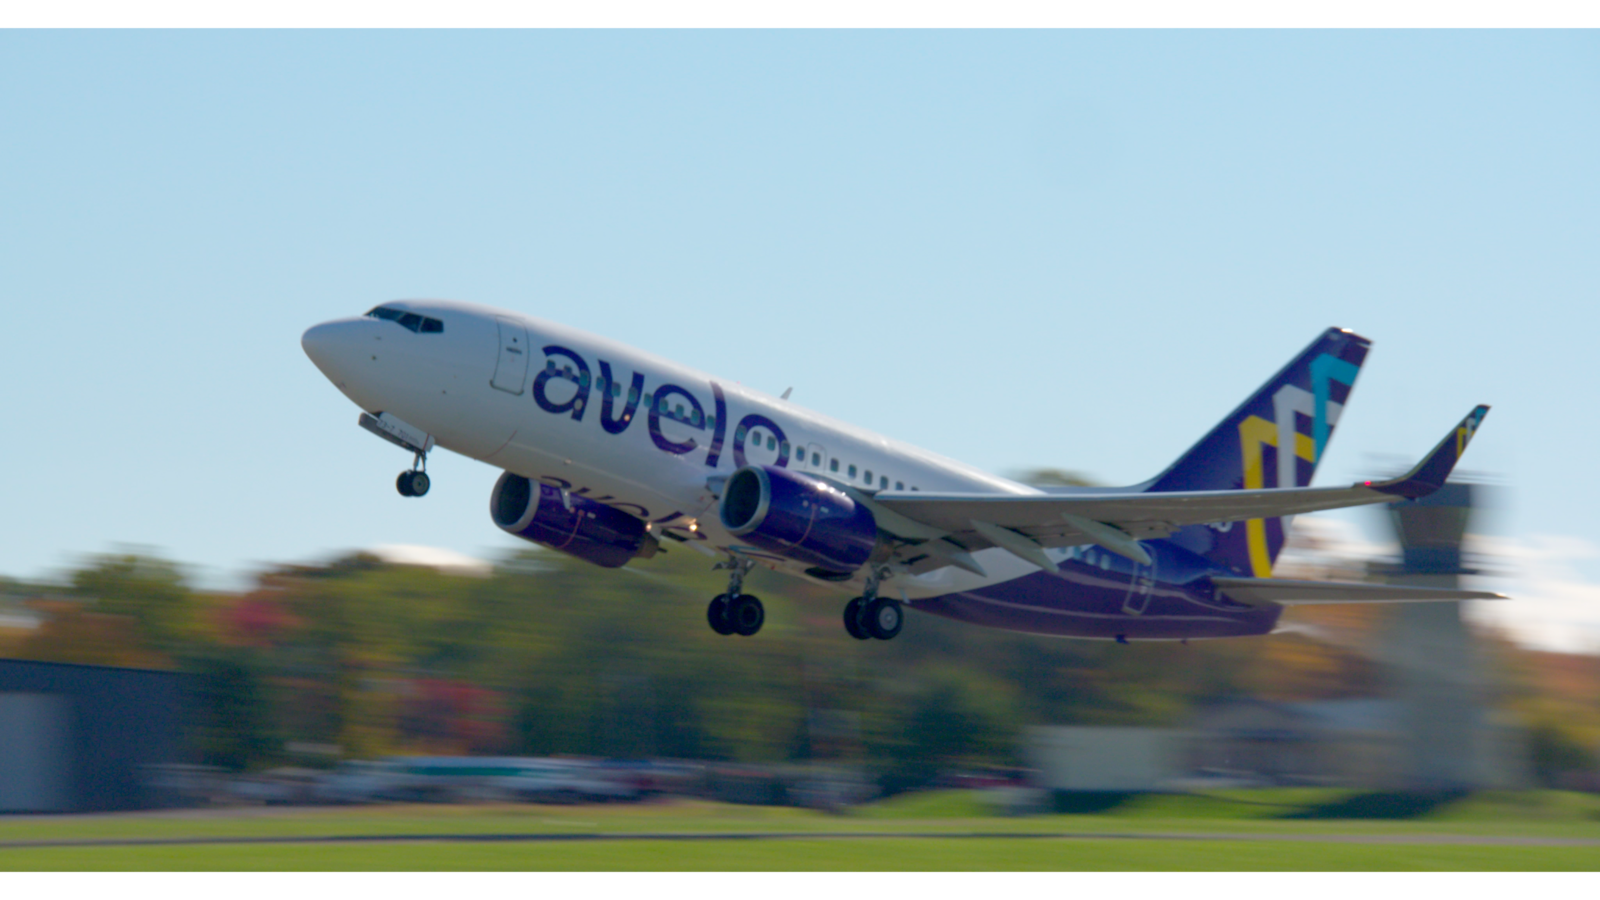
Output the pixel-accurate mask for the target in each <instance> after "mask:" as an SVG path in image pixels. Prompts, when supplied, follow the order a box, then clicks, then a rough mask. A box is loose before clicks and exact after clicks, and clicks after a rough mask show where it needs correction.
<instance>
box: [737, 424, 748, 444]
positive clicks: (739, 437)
mask: <svg viewBox="0 0 1600 900" xmlns="http://www.w3.org/2000/svg"><path fill="white" fill-rule="evenodd" d="M749 434H750V429H748V428H746V427H744V426H743V425H741V426H739V430H738V431H735V432H734V433H733V439H734V440H736V441H742V440H744V439H745V437H746V436H747V435H749Z"/></svg>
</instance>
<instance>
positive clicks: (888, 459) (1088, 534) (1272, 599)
mask: <svg viewBox="0 0 1600 900" xmlns="http://www.w3.org/2000/svg"><path fill="white" fill-rule="evenodd" d="M301 346H302V347H303V349H304V350H305V353H306V355H307V356H309V357H310V358H311V361H312V362H313V363H314V364H315V365H316V366H317V368H318V369H320V370H321V371H322V373H323V374H324V375H325V376H326V377H327V378H328V379H329V380H330V381H332V382H333V383H334V385H335V386H336V387H337V388H338V389H339V390H340V391H341V392H343V393H344V395H345V396H346V397H348V398H349V399H350V400H351V401H352V402H354V403H355V404H356V406H358V407H360V408H361V410H362V412H361V414H360V416H359V419H358V421H359V424H360V425H361V426H362V427H363V428H366V429H367V430H369V431H371V432H373V433H374V434H376V435H378V436H380V437H382V438H384V439H385V440H388V441H390V442H392V443H394V444H396V445H398V446H400V447H402V448H404V449H405V450H407V451H409V452H410V453H411V454H412V466H411V468H410V469H408V470H406V471H403V472H401V473H400V476H399V478H398V479H397V480H396V488H397V489H398V490H399V492H400V493H401V494H402V495H404V496H407V497H420V496H422V495H424V494H426V493H427V492H428V489H429V486H430V481H429V478H428V475H427V472H426V463H427V456H428V453H429V452H431V451H432V450H434V449H435V448H438V447H443V448H445V449H448V450H451V451H454V452H456V453H460V454H462V455H464V456H469V457H471V458H473V459H476V460H480V461H482V462H485V463H488V464H489V465H492V466H495V467H497V468H499V469H502V470H504V471H503V474H502V475H501V476H500V478H499V480H498V481H497V482H496V483H495V486H494V489H493V491H492V493H491V494H490V497H489V512H490V516H491V518H492V520H493V521H494V523H495V525H497V526H498V527H499V528H501V529H502V530H504V531H506V532H508V533H510V534H512V535H515V536H517V537H519V538H522V539H525V540H528V541H532V542H534V543H537V544H540V545H543V546H545V547H548V548H550V549H553V550H557V551H560V552H562V553H566V554H570V555H572V556H575V557H577V558H579V559H583V560H586V561H588V562H590V563H593V564H595V565H598V566H604V567H612V568H614V567H618V566H622V565H624V564H626V563H628V562H629V561H631V560H634V559H646V558H649V557H651V556H653V555H655V554H656V553H658V552H661V550H662V549H664V548H667V547H672V546H677V545H683V546H688V547H692V548H694V549H696V550H699V551H702V552H704V553H706V554H707V555H708V556H711V557H713V558H714V559H716V560H717V562H716V564H715V565H714V566H713V569H718V570H726V571H727V573H728V582H727V585H728V586H727V590H726V591H725V592H723V593H721V594H718V595H717V596H716V597H714V598H713V599H712V600H711V602H710V603H709V605H708V606H707V610H706V619H707V622H708V624H709V625H710V627H711V628H712V630H714V631H716V632H717V633H718V634H722V635H743V636H747V637H748V636H751V635H754V634H756V633H757V632H758V631H760V630H761V626H762V623H763V622H764V620H765V618H766V613H765V609H764V607H763V606H762V603H761V600H760V599H759V598H758V597H756V596H754V595H752V594H747V593H745V592H744V580H745V576H746V575H747V574H748V573H749V572H750V571H751V570H752V569H753V568H755V567H756V566H763V567H766V568H769V569H772V570H775V571H781V572H785V573H788V574H791V575H795V576H798V577H800V578H804V579H807V580H810V581H812V582H815V583H821V584H826V585H831V586H833V587H835V588H837V589H838V590H839V592H840V594H841V595H843V596H851V597H852V599H850V600H849V601H848V602H846V603H845V605H844V611H843V624H844V629H845V631H846V633H848V634H849V635H850V637H852V638H856V639H858V640H871V639H877V640H890V639H892V638H894V637H895V636H896V635H898V634H899V633H900V631H901V628H902V626H903V624H904V611H905V610H906V609H912V610H916V611H918V612H923V613H929V614H932V615H937V616H943V617H947V618H950V619H956V620H960V621H963V622H969V623H975V624H978V625H984V626H990V627H995V628H1002V629H1008V630H1012V631H1019V632H1027V633H1032V634H1041V635H1051V636H1058V637H1072V638H1090V639H1103V640H1114V641H1117V642H1119V643H1128V642H1130V641H1136V640H1189V639H1198V638H1221V637H1235V636H1245V635H1261V634H1268V633H1270V632H1272V631H1273V630H1274V628H1275V627H1276V626H1277V623H1278V619H1279V616H1280V615H1281V614H1282V612H1283V610H1284V608H1285V607H1288V606H1292V605H1295V604H1307V603H1352V602H1353V603H1364V602H1414V601H1457V600H1472V599H1504V597H1503V595H1500V594H1496V593H1491V592H1487V591H1469V590H1442V589H1430V588H1419V587H1405V586H1397V585H1385V584H1370V583H1339V582H1320V581H1296V580H1285V579H1275V578H1272V577H1271V574H1272V565H1273V561H1274V559H1276V557H1277V555H1278V553H1279V551H1280V550H1282V548H1283V545H1284V540H1285V536H1286V533H1287V531H1288V529H1289V524H1290V522H1291V520H1292V517H1293V516H1295V515H1299V514H1302V513H1310V512H1315V511H1318V510H1327V509H1338V508H1342V507H1350V506H1359V505H1364V504H1373V503H1387V502H1393V501H1396V500H1403V499H1415V498H1419V497H1423V496H1425V495H1427V494H1429V493H1431V492H1432V491H1434V490H1436V489H1437V488H1439V487H1440V486H1441V485H1443V484H1444V482H1445V479H1446V477H1447V476H1448V475H1449V474H1450V472H1451V470H1452V469H1453V468H1454V467H1455V464H1456V462H1457V460H1459V459H1460V457H1461V454H1462V452H1463V451H1464V450H1465V449H1466V447H1467V444H1468V442H1469V441H1470V440H1471V439H1472V436H1473V434H1474V433H1475V432H1476V431H1477V429H1478V427H1479V425H1481V424H1482V422H1483V418H1484V416H1485V415H1486V414H1487V412H1488V407H1487V406H1478V407H1476V408H1475V409H1473V410H1472V411H1471V412H1470V413H1468V414H1467V416H1466V417H1465V418H1464V419H1462V420H1461V421H1460V422H1459V423H1458V424H1457V425H1456V426H1455V427H1454V428H1452V429H1451V430H1450V432H1449V433H1448V434H1446V436H1445V437H1444V439H1443V440H1442V441H1441V442H1440V443H1439V444H1438V446H1436V447H1434V448H1433V450H1432V451H1430V452H1429V453H1428V454H1427V455H1426V456H1424V457H1423V458H1422V460H1421V462H1419V463H1418V464H1417V465H1416V466H1415V467H1414V468H1413V469H1412V470H1411V471H1409V472H1407V473H1405V474H1404V475H1401V476H1399V477H1393V478H1387V479H1377V480H1370V481H1362V482H1358V483H1355V484H1351V485H1345V486H1337V487H1311V486H1310V484H1311V479H1312V475H1313V474H1314V473H1315V471H1316V467H1317V463H1318V462H1319V461H1320V460H1321V459H1322V457H1323V455H1324V452H1325V451H1326V449H1327V445H1328V441H1329V439H1330V438H1331V437H1332V435H1333V432H1334V430H1335V426H1336V425H1337V424H1338V422H1339V420H1340V418H1341V416H1342V413H1343V412H1344V409H1345V406H1346V404H1347V403H1348V401H1349V396H1350V391H1351V389H1352V387H1353V386H1354V384H1355V380H1356V375H1357V373H1358V372H1359V370H1360V368H1361V364H1362V361H1363V360H1364V359H1365V358H1366V355H1367V351H1368V348H1369V347H1370V346H1371V342H1370V341H1368V340H1367V339H1366V338H1364V337H1361V336H1359V335H1357V334H1354V333H1353V332H1350V331H1347V330H1344V329H1339V328H1330V329H1328V330H1327V331H1325V332H1323V333H1322V334H1320V335H1318V336H1317V337H1316V339H1315V340H1313V341H1312V342H1311V344H1310V345H1309V346H1307V347H1306V348H1305V349H1304V350H1302V351H1301V352H1300V353H1299V354H1297V355H1296V356H1295V357H1294V358H1293V359H1291V360H1290V361H1289V363H1288V364H1287V365H1285V366H1284V367H1283V369H1281V370H1280V371H1279V372H1278V373H1277V374H1275V375H1273V376H1272V377H1271V378H1270V379H1268V380H1267V382H1266V383H1265V384H1264V385H1262V387H1261V388H1260V389H1258V390H1257V391H1256V392H1255V393H1253V394H1251V395H1250V396H1249V397H1248V398H1247V399H1246V400H1245V401H1244V402H1243V403H1242V404H1240V405H1239V407H1238V408H1237V409H1235V410H1234V411H1233V412H1232V413H1230V414H1229V415H1228V416H1227V417H1226V418H1224V419H1223V420H1222V421H1221V422H1219V423H1218V424H1217V425H1216V427H1215V428H1213V429H1212V430H1211V431H1210V432H1209V433H1207V434H1206V435H1205V436H1204V437H1202V438H1201V439H1200V441H1199V442H1198V443H1196V444H1195V445H1194V446H1193V447H1192V448H1190V449H1189V450H1188V451H1187V452H1186V453H1184V454H1183V455H1182V456H1180V457H1179V458H1178V459H1177V461H1176V462H1174V463H1173V464H1172V465H1171V466H1169V467H1168V468H1167V469H1166V470H1165V471H1163V472H1161V473H1160V474H1158V475H1156V476H1155V477H1153V478H1151V479H1149V480H1148V481H1145V482H1142V483H1140V484H1136V485H1132V486H1129V487H1120V488H1091V487H1048V488H1041V487H1033V486H1029V485H1025V484H1020V483H1018V482H1016V481H1012V480H1009V479H1006V478H1001V477H999V476H996V475H992V474H989V473H987V472H984V471H981V470H979V469H977V468H974V467H972V466H968V465H964V464H962V463H960V462H957V461H955V460H951V459H948V458H945V457H943V456H940V455H937V454H934V453H931V452H929V451H927V450H923V449H920V448H917V447H913V446H910V445H908V444H904V443H900V442H898V441H894V440H891V439H889V438H887V437H884V436H881V435H878V434H875V433H873V432H871V431H868V430H865V429H862V428H858V427H856V426H853V425H849V424H846V423H844V422H840V421H837V420H834V419H831V418H828V417H826V416H824V415H822V414H820V413H817V412H814V411H812V410H809V409H806V408H804V407H802V406H799V405H797V404H794V403H792V402H790V401H789V400H788V392H787V391H786V392H785V393H784V395H783V396H781V397H775V396H771V395H769V394H766V393H763V392H761V391H757V390H753V389H751V388H748V387H745V386H743V385H740V384H737V383H733V382H728V381H724V380H721V379H719V378H716V377H714V376H711V375H707V374H705V373H702V372H698V371H695V370H693V369H690V368H687V367H685V366H682V365H679V364H677V363H674V362H671V361H669V360H666V359H663V358H661V357H658V356H654V355H651V354H648V353H645V352H642V351H640V350H636V349H633V348H631V347H627V346H624V345H622V344H620V343H617V342H614V341H611V340H607V339H605V338H603V337H599V336H596V335H592V334H587V333H584V332H581V331H578V330H575V329H572V328H568V327H565V326H562V325H559V324H556V323H553V322H547V321H543V320H540V319H536V318H533V317H530V316H525V315H521V314H518V313H515V312H510V311H506V310H501V309H495V308H491V307H487V306H480V305H476V304H470V303H463V302H457V301H443V300H428V301H415V300H414V301H396V302H391V303H384V304H382V305H379V306H377V307H374V308H373V309H371V310H369V311H368V312H367V313H365V314H364V315H360V316H352V317H347V318H341V319H335V320H333V321H329V322H324V323H322V324H320V325H316V326H313V327H312V328H310V329H309V330H307V331H306V332H305V334H304V336H303V337H302V339H301Z"/></svg>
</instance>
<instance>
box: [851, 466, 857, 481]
mask: <svg viewBox="0 0 1600 900" xmlns="http://www.w3.org/2000/svg"><path fill="white" fill-rule="evenodd" d="M850 477H851V478H854V477H856V467H855V466H851V467H850Z"/></svg>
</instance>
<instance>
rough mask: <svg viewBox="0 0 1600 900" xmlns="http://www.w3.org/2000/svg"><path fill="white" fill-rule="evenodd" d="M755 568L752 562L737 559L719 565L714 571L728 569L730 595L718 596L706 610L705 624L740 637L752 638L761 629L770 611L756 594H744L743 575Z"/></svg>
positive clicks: (719, 631)
mask: <svg viewBox="0 0 1600 900" xmlns="http://www.w3.org/2000/svg"><path fill="white" fill-rule="evenodd" d="M754 567H755V562H754V561H753V560H749V559H745V558H744V557H735V558H732V559H729V560H728V561H726V562H719V563H717V564H716V566H715V567H714V568H717V569H727V570H729V571H728V592H727V593H726V594H718V595H717V596H715V597H713V598H712V600H711V605H710V606H708V607H706V622H707V623H708V624H710V626H711V630H712V631H715V632H716V633H717V634H723V635H728V634H738V635H743V636H744V637H750V636H751V635H753V634H755V633H756V632H758V631H760V630H761V625H762V623H764V622H766V621H767V610H766V608H765V607H763V606H762V605H761V599H760V598H759V597H756V596H755V595H754V594H746V593H743V589H744V575H745V573H746V572H748V571H750V570H751V569H752V568H754Z"/></svg>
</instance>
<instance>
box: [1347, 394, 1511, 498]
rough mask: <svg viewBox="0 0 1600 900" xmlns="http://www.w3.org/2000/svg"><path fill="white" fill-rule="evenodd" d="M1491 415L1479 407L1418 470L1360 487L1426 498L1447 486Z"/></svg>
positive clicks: (1441, 442) (1367, 483) (1424, 459)
mask: <svg viewBox="0 0 1600 900" xmlns="http://www.w3.org/2000/svg"><path fill="white" fill-rule="evenodd" d="M1488 414H1489V407H1487V406H1482V405H1480V406H1478V407H1476V408H1474V409H1473V410H1472V412H1469V413H1467V417H1466V418H1465V419H1462V420H1461V424H1459V425H1457V426H1456V427H1455V430H1454V431H1452V432H1451V433H1449V434H1447V435H1445V437H1444V440H1442V441H1440V442H1439V446H1437V447H1434V448H1433V452H1431V453H1429V454H1428V455H1427V456H1425V457H1423V459H1422V462H1419V463H1417V467H1416V468H1414V469H1412V470H1411V471H1409V472H1407V473H1406V474H1404V475H1402V476H1400V477H1399V478H1391V479H1389V480H1388V481H1368V482H1363V483H1362V484H1361V485H1358V486H1359V487H1369V488H1372V489H1373V490H1375V491H1379V492H1380V493H1384V494H1395V495H1397V496H1400V497H1404V498H1406V499H1407V500H1415V499H1417V498H1418V497H1426V496H1427V495H1429V494H1431V493H1433V492H1434V491H1436V490H1438V489H1439V488H1441V487H1443V486H1444V482H1445V479H1447V478H1449V477H1450V472H1451V470H1453V469H1454V468H1455V467H1456V463H1458V462H1460V461H1461V454H1462V453H1464V452H1466V449H1467V444H1468V442H1470V441H1471V440H1472V436H1473V434H1475V433H1477V431H1478V426H1479V425H1482V424H1483V417H1484V416H1486V415H1488Z"/></svg>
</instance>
